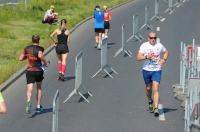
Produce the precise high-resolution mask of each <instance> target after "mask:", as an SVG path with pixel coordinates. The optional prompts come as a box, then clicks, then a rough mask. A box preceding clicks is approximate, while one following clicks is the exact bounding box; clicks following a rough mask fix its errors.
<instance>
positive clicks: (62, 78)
mask: <svg viewBox="0 0 200 132" xmlns="http://www.w3.org/2000/svg"><path fill="white" fill-rule="evenodd" d="M60 80H61V81H63V82H64V81H65V76H64V75H63V74H61V77H60Z"/></svg>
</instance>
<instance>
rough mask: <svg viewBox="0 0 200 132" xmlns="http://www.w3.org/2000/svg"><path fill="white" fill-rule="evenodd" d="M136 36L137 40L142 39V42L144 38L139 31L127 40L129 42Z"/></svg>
mask: <svg viewBox="0 0 200 132" xmlns="http://www.w3.org/2000/svg"><path fill="white" fill-rule="evenodd" d="M134 38H135V39H136V41H140V42H142V40H143V39H144V38H143V37H142V35H141V34H139V33H137V34H133V35H132V36H131V37H129V38H128V39H127V41H126V42H129V41H130V40H131V39H134Z"/></svg>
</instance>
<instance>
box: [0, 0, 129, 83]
mask: <svg viewBox="0 0 200 132" xmlns="http://www.w3.org/2000/svg"><path fill="white" fill-rule="evenodd" d="M125 1H127V0H30V2H29V3H28V5H27V8H26V9H25V5H24V3H23V2H24V0H21V1H20V4H18V5H16V6H4V7H0V42H1V48H0V60H1V61H0V84H1V83H3V82H4V81H5V80H7V79H8V78H9V77H10V76H11V75H12V74H13V73H15V72H16V71H17V70H19V69H20V68H22V67H23V66H24V65H25V62H20V61H19V60H18V57H19V54H20V52H21V51H22V49H23V48H24V47H25V46H27V45H29V44H30V43H31V36H32V35H33V34H39V35H40V36H41V41H40V42H41V45H42V46H43V47H45V48H47V47H49V46H50V43H51V40H50V38H49V34H50V32H51V31H53V30H54V29H55V28H56V27H57V26H56V25H54V26H52V27H51V29H50V28H49V26H48V25H47V24H42V23H41V20H42V18H43V15H44V13H45V11H46V10H47V9H48V8H49V7H50V5H54V6H55V10H56V12H58V13H59V15H58V16H59V18H66V19H67V20H68V28H69V29H70V28H72V27H73V26H75V25H76V24H77V23H78V22H80V21H81V20H83V19H85V18H86V17H88V16H91V15H92V13H93V9H94V7H95V5H97V4H98V5H100V6H101V7H102V6H103V5H104V4H105V5H107V6H108V7H112V6H114V5H117V4H119V3H122V2H125Z"/></svg>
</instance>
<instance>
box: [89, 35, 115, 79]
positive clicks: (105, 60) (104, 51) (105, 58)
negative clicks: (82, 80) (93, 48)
mask: <svg viewBox="0 0 200 132" xmlns="http://www.w3.org/2000/svg"><path fill="white" fill-rule="evenodd" d="M107 52H108V38H103V40H102V45H101V68H100V69H99V70H98V71H97V72H96V73H95V74H94V75H93V76H92V78H94V77H95V76H96V75H97V74H99V73H100V72H102V71H104V72H105V73H106V74H107V75H108V76H109V77H111V78H113V76H112V75H111V74H110V72H114V73H115V74H118V73H117V72H116V71H115V70H114V69H113V68H112V67H111V66H109V64H108V53H107ZM108 70H109V71H108Z"/></svg>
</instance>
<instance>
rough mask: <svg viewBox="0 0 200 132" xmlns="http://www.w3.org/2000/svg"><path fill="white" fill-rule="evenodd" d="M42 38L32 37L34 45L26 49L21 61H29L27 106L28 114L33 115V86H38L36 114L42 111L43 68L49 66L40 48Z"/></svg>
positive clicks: (42, 49) (27, 70)
mask: <svg viewBox="0 0 200 132" xmlns="http://www.w3.org/2000/svg"><path fill="white" fill-rule="evenodd" d="M39 41H40V36H39V35H33V36H32V44H31V45H29V46H27V47H26V48H24V50H23V51H22V53H21V54H20V57H19V60H20V61H23V60H25V59H27V60H28V64H27V69H26V80H27V92H26V95H27V104H26V113H27V114H30V113H31V96H32V91H33V84H34V83H35V82H36V84H37V97H36V100H37V107H36V112H37V113H40V112H41V111H42V106H41V99H42V80H43V79H44V77H43V70H42V68H41V66H42V63H44V64H45V65H46V66H47V65H48V63H47V61H46V59H45V57H44V55H43V52H44V48H43V47H41V46H39Z"/></svg>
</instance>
